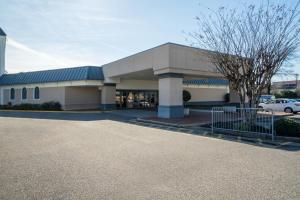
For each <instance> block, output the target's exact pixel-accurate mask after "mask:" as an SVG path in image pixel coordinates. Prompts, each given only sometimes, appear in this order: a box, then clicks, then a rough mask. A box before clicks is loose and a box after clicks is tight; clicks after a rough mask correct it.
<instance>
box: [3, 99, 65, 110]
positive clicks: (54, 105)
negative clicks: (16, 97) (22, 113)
mask: <svg viewBox="0 0 300 200" xmlns="http://www.w3.org/2000/svg"><path fill="white" fill-rule="evenodd" d="M0 109H6V110H7V109H11V110H61V105H60V103H59V102H54V101H51V102H45V103H43V104H29V103H23V104H19V105H11V103H8V104H7V105H2V106H0Z"/></svg>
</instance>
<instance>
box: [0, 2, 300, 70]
mask: <svg viewBox="0 0 300 200" xmlns="http://www.w3.org/2000/svg"><path fill="white" fill-rule="evenodd" d="M295 1H296V0H288V1H287V0H286V1H279V0H278V1H276V2H287V3H294V2H295ZM245 2H253V3H259V2H261V0H253V1H245V0H235V1H228V0H209V1H203V0H202V1H200V0H188V1H187V0H173V1H170V0H151V1H150V0H1V1H0V26H1V27H2V29H3V30H4V31H5V32H6V33H7V35H8V44H7V53H6V55H7V56H6V58H7V60H6V69H7V71H8V72H10V73H13V72H20V71H33V70H43V69H50V68H61V67H72V66H80V65H102V64H105V63H108V62H111V61H114V60H116V59H119V58H122V57H125V56H128V55H131V54H133V53H137V52H139V51H142V50H145V49H148V48H151V47H154V46H157V45H160V44H162V43H166V42H175V43H180V44H187V45H189V42H187V41H186V38H187V35H186V34H185V33H183V31H185V32H192V31H194V30H196V29H197V26H196V24H195V20H194V18H195V16H197V15H198V13H200V12H207V8H212V9H216V8H218V7H220V6H230V7H241V6H243V5H244V4H245ZM298 68H299V66H296V67H295V71H297V72H299V73H300V70H299V69H298Z"/></svg>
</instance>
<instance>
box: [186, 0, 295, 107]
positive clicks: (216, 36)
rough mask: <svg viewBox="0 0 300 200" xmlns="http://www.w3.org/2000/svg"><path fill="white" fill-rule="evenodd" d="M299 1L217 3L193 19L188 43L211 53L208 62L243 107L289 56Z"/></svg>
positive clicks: (253, 101) (255, 98) (292, 52)
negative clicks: (237, 6)
mask: <svg viewBox="0 0 300 200" xmlns="http://www.w3.org/2000/svg"><path fill="white" fill-rule="evenodd" d="M299 3H300V1H298V2H297V3H296V4H295V5H294V6H293V7H292V8H291V7H288V6H287V5H285V4H270V3H269V1H268V2H267V3H264V4H263V3H262V4H261V5H259V6H256V5H248V6H245V7H243V9H227V8H225V7H221V8H220V9H218V10H217V11H212V10H210V11H211V14H210V15H209V16H206V15H201V16H199V17H197V18H196V20H197V23H198V26H199V30H198V31H196V32H194V33H192V34H191V36H192V38H193V40H194V41H195V42H194V43H193V46H197V47H200V48H206V49H209V50H212V51H214V53H212V54H211V60H212V62H213V63H214V64H215V65H216V68H217V70H218V71H219V72H220V73H222V74H223V75H224V77H225V78H226V79H228V80H229V82H230V87H231V89H233V90H234V91H236V92H237V93H238V95H239V98H240V103H241V107H245V106H246V103H247V99H248V103H247V104H249V107H257V104H258V101H259V97H260V95H261V94H262V92H263V90H265V89H267V88H268V85H269V84H270V82H271V78H272V77H273V76H274V75H275V74H276V73H278V72H279V71H281V70H283V66H284V63H286V62H287V61H288V60H290V59H292V58H293V57H294V56H295V53H296V51H297V49H298V47H299V44H300V40H299V39H300V37H299V33H300V26H299V25H300V18H299V14H300V12H299Z"/></svg>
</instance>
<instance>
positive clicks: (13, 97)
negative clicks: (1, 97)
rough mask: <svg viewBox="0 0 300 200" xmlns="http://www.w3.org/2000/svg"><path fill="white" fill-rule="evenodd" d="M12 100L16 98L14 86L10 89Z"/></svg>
mask: <svg viewBox="0 0 300 200" xmlns="http://www.w3.org/2000/svg"><path fill="white" fill-rule="evenodd" d="M10 100H15V89H14V88H11V89H10Z"/></svg>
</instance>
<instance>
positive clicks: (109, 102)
mask: <svg viewBox="0 0 300 200" xmlns="http://www.w3.org/2000/svg"><path fill="white" fill-rule="evenodd" d="M100 108H101V109H102V110H113V109H115V108H116V84H115V83H104V85H103V86H102V90H101V106H100Z"/></svg>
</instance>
